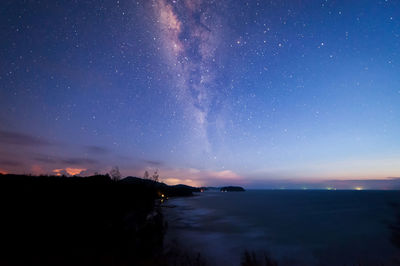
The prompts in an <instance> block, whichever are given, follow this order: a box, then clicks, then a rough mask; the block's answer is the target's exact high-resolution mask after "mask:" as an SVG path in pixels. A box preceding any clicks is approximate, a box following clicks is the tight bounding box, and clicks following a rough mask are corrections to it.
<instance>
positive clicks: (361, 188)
mask: <svg viewBox="0 0 400 266" xmlns="http://www.w3.org/2000/svg"><path fill="white" fill-rule="evenodd" d="M354 189H355V190H363V187H355V188H354Z"/></svg>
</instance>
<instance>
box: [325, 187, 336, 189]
mask: <svg viewBox="0 0 400 266" xmlns="http://www.w3.org/2000/svg"><path fill="white" fill-rule="evenodd" d="M326 189H327V190H336V188H335V187H326Z"/></svg>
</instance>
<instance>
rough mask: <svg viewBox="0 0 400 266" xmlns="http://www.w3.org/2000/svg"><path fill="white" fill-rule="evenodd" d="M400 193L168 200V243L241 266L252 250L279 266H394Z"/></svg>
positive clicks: (214, 195) (277, 193)
mask: <svg viewBox="0 0 400 266" xmlns="http://www.w3.org/2000/svg"><path fill="white" fill-rule="evenodd" d="M391 202H398V203H399V202H400V192H398V191H317V190H316V191H294V190H291V191H290V190H287V191H282V190H253V191H251V190H250V191H246V192H243V193H241V192H236V193H235V192H231V193H221V192H206V193H201V194H200V195H198V196H196V197H191V198H178V199H172V200H169V201H168V203H167V205H174V206H176V207H175V208H165V214H166V218H167V220H168V222H169V230H168V235H167V239H168V240H171V239H177V240H178V241H179V242H180V243H182V244H184V246H185V247H186V248H187V249H189V250H191V251H193V252H201V253H202V254H205V257H206V258H207V259H208V261H209V262H210V264H217V265H235V264H236V265H237V264H239V262H240V258H241V255H242V253H243V251H244V250H245V249H247V250H252V251H255V252H256V253H259V254H262V253H268V254H269V255H270V256H271V257H272V258H274V259H275V260H277V261H278V262H279V263H280V265H355V264H359V263H361V264H362V265H377V264H378V265H379V264H381V263H383V264H384V265H393V264H394V261H393V259H394V258H395V256H396V254H398V253H399V250H397V249H396V248H395V247H393V246H392V244H391V243H390V239H389V238H390V230H389V228H388V224H390V223H391V222H393V221H394V220H395V213H396V212H395V209H394V208H393V207H392V206H391V205H390V204H389V203H391Z"/></svg>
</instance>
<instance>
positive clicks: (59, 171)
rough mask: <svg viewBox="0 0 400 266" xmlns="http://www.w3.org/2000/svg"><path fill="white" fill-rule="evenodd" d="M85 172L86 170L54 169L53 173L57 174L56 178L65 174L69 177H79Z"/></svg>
mask: <svg viewBox="0 0 400 266" xmlns="http://www.w3.org/2000/svg"><path fill="white" fill-rule="evenodd" d="M83 171H86V169H85V168H69V167H67V168H65V169H62V168H61V169H54V170H53V173H55V174H56V176H62V175H63V174H65V173H67V174H69V175H79V174H80V173H82V172H83Z"/></svg>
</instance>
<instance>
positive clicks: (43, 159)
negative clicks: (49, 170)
mask: <svg viewBox="0 0 400 266" xmlns="http://www.w3.org/2000/svg"><path fill="white" fill-rule="evenodd" d="M33 160H35V161H37V162H40V163H45V164H53V163H57V162H58V160H56V159H54V158H50V157H49V156H44V155H39V156H36V157H34V158H33Z"/></svg>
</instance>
